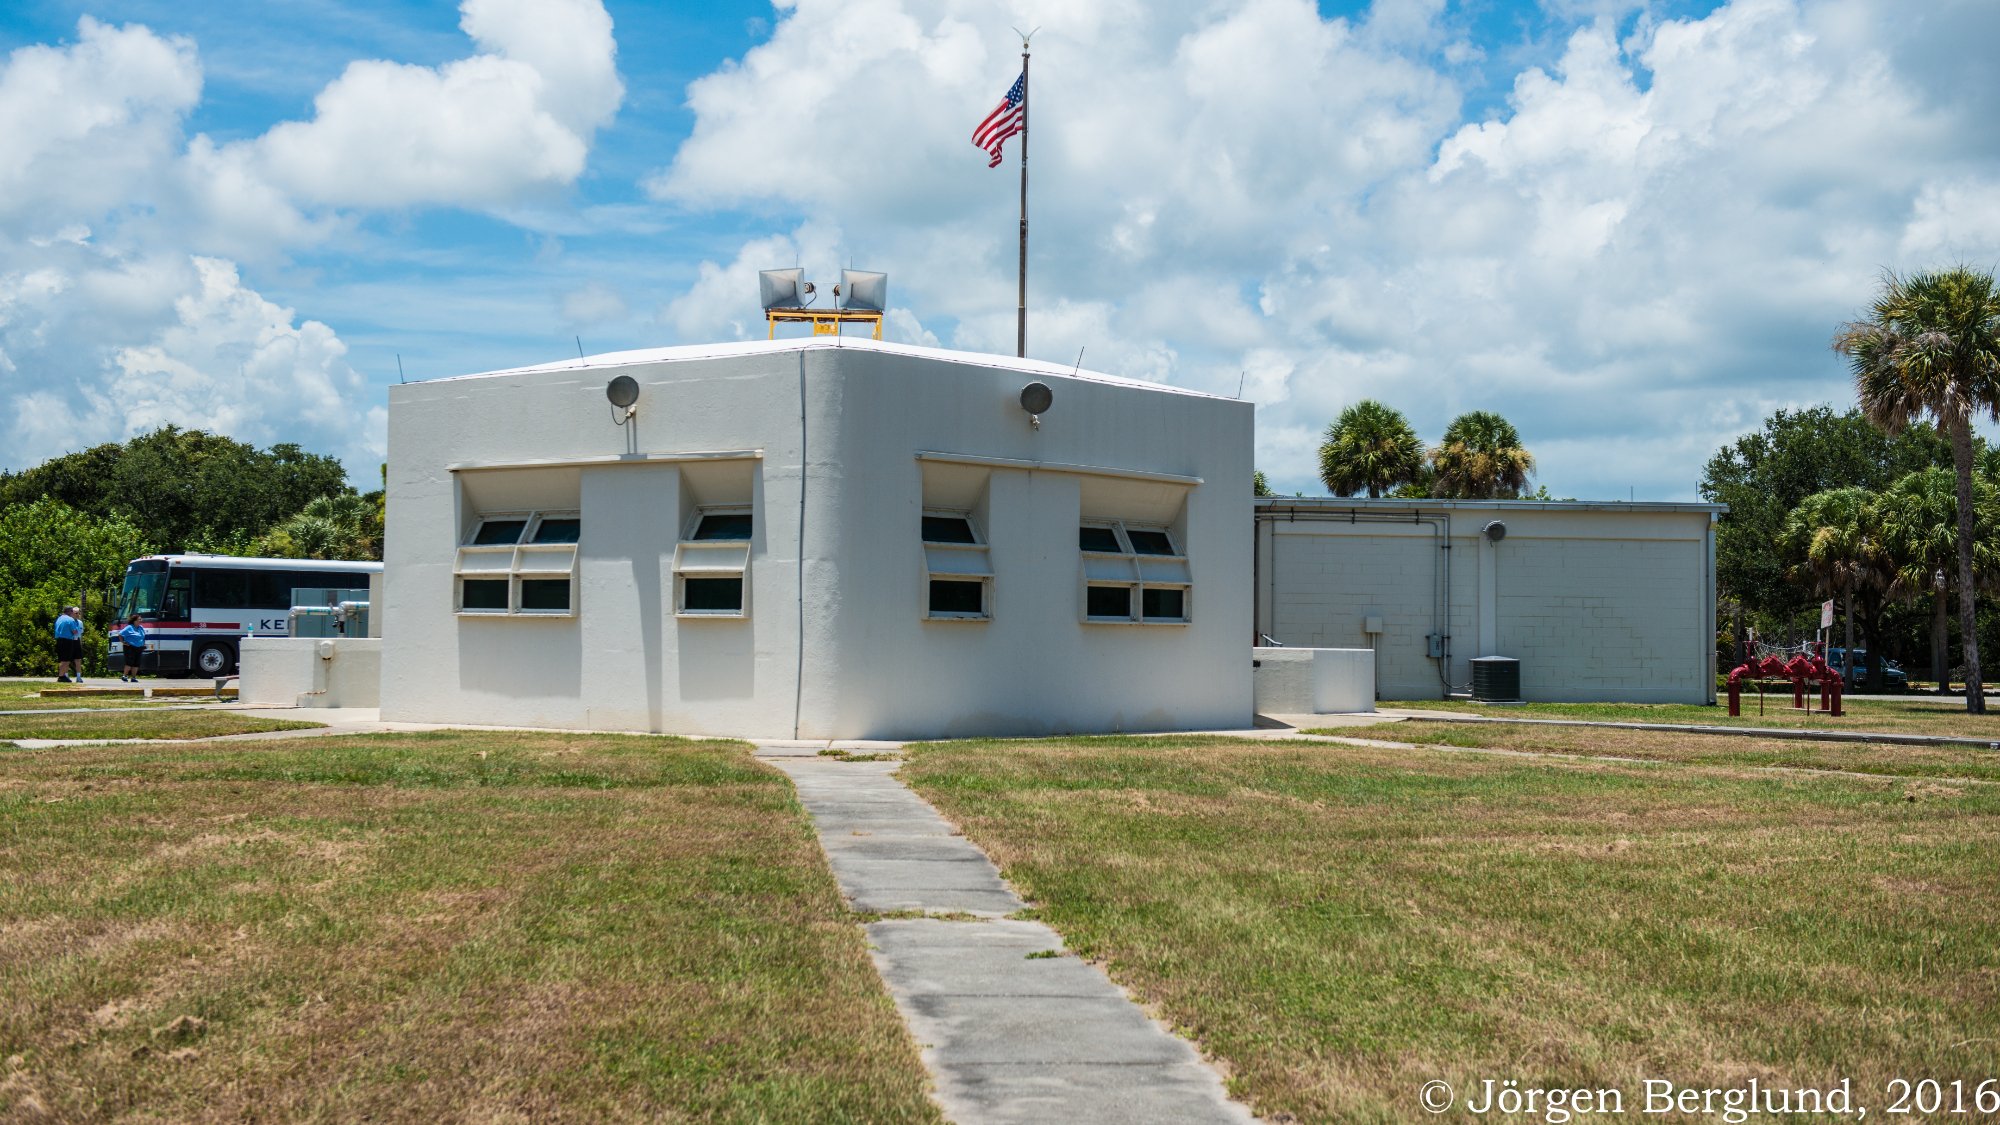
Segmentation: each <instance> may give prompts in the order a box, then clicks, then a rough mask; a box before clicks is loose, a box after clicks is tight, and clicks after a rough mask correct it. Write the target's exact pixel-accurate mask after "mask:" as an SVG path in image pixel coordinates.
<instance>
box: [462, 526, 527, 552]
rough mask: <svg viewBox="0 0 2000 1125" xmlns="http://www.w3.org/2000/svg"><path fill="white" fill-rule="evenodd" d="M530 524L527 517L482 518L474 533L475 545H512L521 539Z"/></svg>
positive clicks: (473, 542) (473, 543)
mask: <svg viewBox="0 0 2000 1125" xmlns="http://www.w3.org/2000/svg"><path fill="white" fill-rule="evenodd" d="M527 526H528V521H527V520H526V519H508V520H480V521H479V528H478V529H477V530H476V531H474V532H473V533H472V545H473V546H474V547H512V546H513V545H514V544H516V543H519V542H520V541H521V532H522V531H523V530H525V529H526V528H527Z"/></svg>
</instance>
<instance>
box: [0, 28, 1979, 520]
mask: <svg viewBox="0 0 2000 1125" xmlns="http://www.w3.org/2000/svg"><path fill="white" fill-rule="evenodd" d="M1011 24H1020V25H1023V26H1029V25H1034V24H1041V25H1043V26H1044V31H1043V32H1042V33H1041V35H1040V37H1039V38H1038V41H1037V63H1036V71H1035V74H1036V102H1035V105H1036V109H1037V117H1036V120H1035V125H1036V129H1037V133H1036V150H1035V157H1036V161H1035V167H1036V169H1037V176H1036V195H1035V200H1034V208H1035V222H1036V235H1037V239H1036V251H1035V254H1034V257H1033V259H1032V261H1031V274H1032V276H1031V286H1032V288H1031V305H1032V306H1033V307H1032V309H1031V315H1032V317H1033V319H1032V321H1031V330H1030V340H1031V343H1030V351H1031V353H1032V354H1035V355H1038V356H1042V357H1045V358H1058V359H1062V360H1064V361H1066V362H1067V361H1068V360H1071V359H1073V358H1074V357H1075V355H1076V352H1077V350H1078V349H1079V348H1084V349H1087V351H1086V366H1090V367H1093V368H1099V369H1102V370H1107V371H1114V372H1118V373H1121V374H1128V375H1134V376H1138V377H1144V378H1155V379H1160V380H1163V381H1167V382H1172V383H1176V384H1179V385H1184V386H1190V387H1195V388H1197V389H1202V390H1209V391H1214V392H1217V393H1224V394H1230V393H1235V390H1236V386H1237V384H1238V382H1239V380H1240V381H1241V382H1242V384H1243V385H1244V386H1245V388H1246V390H1245V397H1248V398H1251V399H1253V400H1254V401H1256V402H1257V403H1258V406H1259V416H1258V427H1259V450H1258V462H1259V465H1260V466H1261V467H1263V468H1265V469H1266V471H1267V472H1269V473H1270V475H1271V476H1272V477H1273V478H1274V480H1275V481H1276V482H1277V483H1278V484H1279V485H1281V486H1282V487H1284V488H1285V489H1287V490H1294V489H1296V490H1302V491H1307V492H1314V491H1318V488H1317V482H1316V480H1315V478H1314V475H1313V474H1314V468H1313V456H1312V451H1313V448H1314V447H1315V446H1316V444H1317V440H1318V435H1319V431H1320V430H1321V429H1323V428H1324V426H1325V425H1326V422H1327V421H1328V420H1329V419H1330V418H1331V417H1332V416H1333V414H1334V413H1336V412H1337V411H1338V410H1339V408H1340V407H1341V406H1343V405H1345V404H1347V403H1350V402H1352V401H1354V400H1356V399H1358V398H1362V397H1376V398H1381V399H1383V400H1385V401H1387V402H1389V403H1390V404H1391V405H1393V406H1396V407H1398V408H1400V409H1402V410H1404V411H1405V412H1406V413H1408V414H1409V415H1410V417H1411V420H1412V422H1413V423H1414V424H1415V425H1416V427H1417V429H1418V431H1419V433H1420V434H1422V435H1423V436H1424V437H1425V438H1426V439H1427V440H1435V439H1436V437H1437V435H1438V434H1439V433H1440V432H1441V431H1442V429H1443V427H1444V425H1445V424H1446V423H1447V422H1448V421H1449V419H1450V417H1451V416H1452V415H1453V414H1454V413H1456V412H1457V411H1460V410H1465V409H1475V408H1480V409H1497V410H1499V411H1501V412H1502V413H1505V414H1506V415H1508V416H1509V417H1510V418H1512V419H1513V420H1514V421H1515V422H1516V423H1517V425H1518V426H1519V427H1520V429H1521V430H1522V432H1523V435H1524V437H1525V438H1526V439H1527V442H1528V444H1529V445H1530V447H1531V448H1532V449H1534V450H1535V451H1536V452H1537V454H1538V455H1539V457H1540V460H1541V468H1542V472H1541V474H1540V480H1541V481H1542V482H1543V483H1546V484H1547V485H1548V487H1549V488H1550V489H1551V490H1552V491H1554V492H1555V493H1556V494H1558V495H1573V496H1580V497H1592V498H1611V497H1616V498H1623V497H1625V496H1627V495H1637V496H1639V497H1641V498H1653V499H1687V498H1692V497H1693V494H1694V489H1695V485H1696V482H1697V481H1698V479H1699V475H1700V471H1701V464H1702V462H1703V461H1704V460H1705V459H1706V457H1707V456H1708V454H1709V453H1711V452H1712V451H1713V450H1714V449H1715V448H1716V447H1717V446H1718V445H1719V444H1721V443H1722V442H1723V441H1725V440H1727V439H1728V438H1730V437H1731V436H1733V435H1734V434H1736V433H1738V432H1741V431H1742V430H1745V429H1748V428H1751V427H1753V426H1754V425H1756V424H1757V422H1758V420H1759V419H1761V418H1762V417H1763V416H1764V415H1765V414H1767V413H1768V412H1769V411H1770V410H1771V409H1774V408H1776V407H1778V406H1788V405H1803V404H1806V403H1811V402H1819V401H1828V400H1831V401H1836V402H1844V401H1847V399H1848V398H1849V392H1848V390H1847V387H1846V384H1845V380H1844V378H1843V376H1842V373H1841V370H1840V368H1839V365H1838V362H1837V359H1836V358H1835V357H1833V356H1831V355H1830V353H1829V352H1828V351H1827V348H1826V342H1827V339H1828V338H1829V337H1830V336H1831V334H1832V331H1833V329H1834V328H1835V326H1836V325H1837V324H1838V323H1839V321H1840V320H1842V319H1844V318H1846V317H1848V316H1851V315H1853V314H1854V313H1855V312H1856V311H1857V310H1858V309H1859V308H1860V307H1861V306H1862V304H1863V303H1864V302H1865V301H1866V299H1867V297H1868V295H1869V292H1870V289H1871V287H1872V285H1873V284H1874V281H1875V278H1876V277H1877V276H1878V275H1879V271H1880V270H1881V269H1883V268H1898V269H1914V268H1923V267H1925V266H1929V265H1934V264H1941V263H1944V262H1947V261H1956V260H1968V261H1972V262H1973V263H1974V264H1980V265H1991V264H1992V263H1993V262H1995V261H1996V260H2000V192H1996V184H2000V144H1996V140H2000V130H1996V127H1995V126H1994V125H1993V124H1992V123H1991V121H1990V120H1989V119H1990V117H1991V114H1990V112H1989V111H1990V106H1991V105H1992V104H1995V95H1996V93H2000V88H1996V85H1995V80H1994V79H1993V77H1992V76H1991V75H1990V74H1988V73H1987V71H1988V69H1989V68H1987V67H1986V66H1985V63H1984V61H1983V58H1982V56H1981V55H1980V51H1981V48H1980V47H1978V44H1980V43H1990V42H1991V41H1993V35H1994V34H1995V33H2000V16H1996V6H1995V5H1992V4H1990V3H1983V2H1981V0H1936V2H1935V3H1932V4H1928V5H1926V6H1925V7H1923V8H1922V9H1919V10H1917V11H1916V14H1914V15H1913V14H1912V10H1911V9H1909V8H1907V7H1906V6H1903V5H1900V4H1897V3H1894V2H1892V0H1731V2H1730V3H1727V4H1716V3H1710V2H1673V0H1661V2H1656V3H1650V4H1648V3H1637V2H1627V0H1542V2H1539V3H1537V2H1531V0H1514V2H1501V0H1465V2H1447V0H1374V2H1372V3H1358V2H1357V3H1322V4H1320V5H1319V6H1318V7H1317V9H1315V8H1313V7H1312V6H1311V5H1310V3H1308V0H1215V2H1212V3H1203V4H1187V5H1154V4H1144V5H1134V4H1129V3H1121V2H1118V0H1097V2H1084V0H1071V2H1069V3H1063V4H1057V3H1054V2H1051V0H1014V2H1011V3H1006V4H1001V5H994V4H991V3H984V4H981V3H972V2H969V0H847V2H841V3H835V2H833V0H797V2H796V3H795V4H787V5H786V6H784V7H783V8H773V7H772V6H770V5H768V4H759V3H712V4H701V5H691V4H690V5H655V4H631V3H620V2H617V0H611V2H609V3H606V4H604V5H603V6H602V7H600V6H599V4H598V2H597V0H550V2H543V3H530V2H528V0H466V3H465V4H464V5H460V4H454V3H438V2H429V3H411V4H389V3H354V2H336V0H317V2H300V3H288V4H282V5H268V4H231V3H212V4H205V5H188V4H182V3H173V4H169V3H163V2H154V0H107V2H103V3H89V4H77V3H49V2H35V0H28V2H26V3H16V4H13V5H10V6H8V8H7V9H6V11H4V12H0V53H4V59H0V68H4V69H0V392H4V394H5V395H6V396H7V397H8V398H9V399H10V400H12V401H13V403H14V404H15V407H16V409H15V411H14V414H15V417H14V419H13V422H12V426H11V428H10V429H5V430H0V467H17V466H20V465H23V464H28V463H32V462H33V461H36V460H39V459H41V458H43V457H46V456H49V455H51V454H53V453H56V452H61V451H63V450H64V449H68V448H75V447H79V446H81V445H85V444H89V443H90V442H93V441H101V440H110V439H116V438H120V437H124V436H127V435H128V434H129V433H131V432H136V431H138V430H142V429H146V428H150V427H151V426H153V425H158V424H161V423H163V422H169V421H171V422H176V423H179V424H183V425H204V426H209V427H211V428H217V429H222V430H225V431H228V432H231V433H234V434H236V435H237V436H239V437H243V438H246V439H248V440H255V441H259V442H268V441H273V440H296V441H301V442H303V443H305V444H307V445H310V446H314V447H316V448H326V449H329V450H331V451H334V452H337V453H339V454H340V455H341V456H342V457H343V458H344V459H346V460H347V461H348V462H349V464H350V467H351V468H352V469H354V470H355V473H356V476H357V478H362V479H365V478H366V477H367V476H371V475H372V473H370V472H369V468H370V467H371V464H370V463H371V462H372V460H373V459H376V458H379V455H380V454H379V450H380V448H381V433H382V430H381V427H382V416H381V404H382V401H383V391H382V388H383V387H384V386H385V385H387V384H388V383H391V382H393V381H394V380H395V379H396V377H397V358H398V356H400V357H401V362H402V365H403V368H404V370H406V371H407V373H408V376H409V377H410V378H412V379H417V378H429V377H436V376H443V375H452V374H461V373H465V372H468V371H477V370H484V369H490V368H494V367H503V366H514V365H519V364H523V363H531V362H539V361H544V360H548V359H552V358H557V357H560V356H562V355H565V354H569V353H571V352H573V351H574V349H575V347H576V343H575V340H576V338H578V337H581V339H582V343H583V346H584V348H585V349H586V350H588V351H591V352H602V351H611V350H617V349H622V348H630V347H644V346H651V345H657V344H672V343H684V342H695V341H700V340H707V339H716V338H733V337H737V336H743V335H751V334H756V333H761V331H762V324H761V321H758V320H756V319H755V317H756V309H755V299H754V298H755V290H754V284H753V281H752V279H753V277H754V271H755V269H756V268H758V267H760V266H771V265H788V264H790V263H791V262H792V261H793V260H794V259H797V260H799V261H801V262H802V263H804V264H805V265H807V266H808V268H809V272H811V273H813V274H815V275H817V276H825V275H827V274H830V273H831V272H832V271H833V270H835V269H837V268H838V267H839V266H840V265H845V264H849V263H850V262H851V263H852V264H854V265H857V266H860V267H862V268H876V269H886V270H888V271H889V272H890V275H891V287H892V288H891V295H892V305H893V306H895V311H894V312H893V313H892V316H891V320H890V332H891V334H892V335H894V336H896V337H897V338H901V339H905V340H909V341H912V342H917V343H927V344H936V345H939V346H946V347H961V348H968V349H972V350H989V351H1010V350H1011V341H1012V288H1011V287H1012V271H1013V263H1012V258H1011V254H1012V236H1013V225H1012V217H1013V216H1012V206H1013V196H1012V185H1013V179H1012V166H1011V164H1010V165H1009V167H1008V169H1007V170H1006V171H1004V172H1002V171H995V172H989V171H988V170H987V169H986V168H985V167H984V159H983V158H982V157H981V155H980V154H979V153H978V152H977V150H975V149H973V148H972V147H971V146H970V145H968V144H967V143H966V141H965V135H966V134H967V133H969V130H970V127H971V125H972V123H973V122H974V121H976V120H977V118H978V117H979V116H980V115H982V114H983V113H984V111H985V110H986V109H987V108H990V106H991V104H992V102H993V101H995V100H997V98H998V96H999V94H1000V93H1001V91H1002V90H1004V88H1005V87H1006V85H1007V83H1008V82H1009V80H1010V79H1011V77H1012V75H1013V73H1014V68H1015V65H1016V62H1015V60H1014V58H1013V51H1014V48H1013V45H1012V44H1011V42H1010V40H1011V35H1010V33H1009V32H1008V31H1007V28H1008V26H1009V25H1011ZM1982 107H1983V108H1982ZM7 122H14V123H16V124H17V126H18V127H15V128H11V129H10V128H6V127H4V126H5V123H7ZM9 163H11V164H12V165H13V166H14V167H15V168H16V169H17V170H19V171H18V174H16V175H14V176H13V177H12V178H9V177H8V176H7V175H6V173H5V172H4V167H5V165H7V164H9ZM6 424H7V423H5V422H0V426H4V425H6Z"/></svg>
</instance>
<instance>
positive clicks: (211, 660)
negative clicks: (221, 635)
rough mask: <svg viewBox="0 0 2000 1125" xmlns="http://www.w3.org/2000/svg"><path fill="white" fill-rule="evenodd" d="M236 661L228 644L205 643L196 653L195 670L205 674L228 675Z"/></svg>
mask: <svg viewBox="0 0 2000 1125" xmlns="http://www.w3.org/2000/svg"><path fill="white" fill-rule="evenodd" d="M235 663H236V661H235V659H234V657H233V656H232V654H231V653H230V651H229V648H228V646H226V645H203V646H201V648H200V650H198V651H197V652H196V653H195V654H194V666H195V670H196V671H198V672H200V673H201V674H202V675H204V676H226V675H228V674H229V671H230V666H231V665H233V664H235Z"/></svg>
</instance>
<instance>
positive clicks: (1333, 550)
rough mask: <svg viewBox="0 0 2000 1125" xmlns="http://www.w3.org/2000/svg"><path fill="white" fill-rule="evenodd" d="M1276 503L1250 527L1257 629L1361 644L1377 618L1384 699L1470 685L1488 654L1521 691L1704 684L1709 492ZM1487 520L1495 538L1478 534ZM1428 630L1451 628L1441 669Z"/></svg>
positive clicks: (1583, 697) (1706, 687) (1307, 641)
mask: <svg viewBox="0 0 2000 1125" xmlns="http://www.w3.org/2000/svg"><path fill="white" fill-rule="evenodd" d="M1276 503H1277V504H1278V505H1280V506H1282V507H1283V508H1284V509H1285V510H1284V511H1283V512H1280V511H1278V510H1276V509H1274V508H1273V507H1272V506H1270V505H1264V506H1262V507H1261V508H1260V511H1261V512H1262V513H1263V514H1264V516H1265V517H1266V518H1264V519H1261V520H1260V521H1259V523H1258V530H1257V622H1258V629H1259V631H1260V632H1262V633H1264V634H1267V635H1269V636H1271V637H1273V638H1275V639H1276V640H1278V641H1281V642H1283V643H1284V644H1287V645H1295V646H1314V647H1367V646H1368V645H1369V643H1370V638H1369V636H1368V634H1367V633H1366V632H1365V631H1364V628H1363V622H1364V620H1365V619H1366V618H1368V617H1370V616H1377V617H1380V618H1382V627H1383V631H1382V633H1381V634H1380V636H1379V637H1377V638H1375V645H1376V662H1377V666H1378V668H1379V669H1380V674H1381V691H1382V697H1383V698H1384V699H1436V698H1439V697H1440V696H1442V695H1443V694H1444V693H1445V692H1446V690H1447V681H1448V684H1449V688H1450V690H1455V691H1464V690H1467V689H1468V688H1469V686H1470V684H1471V680H1472V674H1471V668H1470V665H1469V664H1468V661H1470V660H1471V659H1472V658H1473V657H1476V656H1488V655H1492V656H1511V657H1515V658H1517V659H1519V660H1520V661H1521V662H1522V664H1521V682H1522V694H1523V695H1525V696H1526V697H1527V698H1529V699H1531V700H1542V701H1579V702H1580V701H1632V702H1684V703H1703V702H1709V701H1711V700H1712V699H1713V698H1714V687H1713V684H1714V657H1713V635H1714V634H1713V630H1714V620H1715V611H1714V604H1715V603H1714V597H1715V595H1714V589H1715V587H1714V561H1713V560H1714V555H1713V534H1712V530H1711V528H1712V520H1713V516H1714V514H1715V512H1717V511H1718V510H1719V509H1717V508H1716V507H1714V506H1712V505H1698V504H1609V503H1607V504H1548V503H1528V502H1515V503H1506V502H1499V503H1490V504H1476V503H1472V502H1466V501H1457V502H1437V501H1430V502H1420V501H1389V500H1381V501H1365V500H1353V501H1350V500H1344V499H1329V500H1324V501H1291V500H1286V501H1278V502H1276ZM1349 512H1353V513H1359V514H1360V515H1361V518H1357V519H1354V520H1353V521H1352V522H1350V521H1349V520H1348V519H1347V518H1345V517H1344V515H1343V513H1349ZM1391 519H1393V520H1394V521H1395V522H1384V521H1385V520H1391ZM1419 519H1422V520H1423V521H1425V522H1417V521H1418V520H1419ZM1495 520H1498V521H1500V522H1502V523H1504V524H1505V525H1506V529H1507V533H1506V535H1505V536H1504V537H1503V538H1501V539H1499V540H1497V541H1495V540H1491V539H1488V538H1486V537H1485V536H1483V535H1482V534H1481V532H1482V529H1484V528H1485V527H1486V526H1487V525H1488V524H1489V523H1491V522H1493V521H1495ZM1447 523H1448V526H1449V534H1448V535H1447V534H1442V531H1443V528H1444V527H1445V526H1446V524H1447ZM1446 544H1449V548H1450V549H1449V551H1447V550H1446V549H1445V545H1446ZM1447 569H1448V571H1449V574H1448V577H1447V574H1446V570H1447ZM1441 589H1442V590H1444V591H1445V596H1444V597H1443V598H1442V599H1440V596H1439V593H1438V591H1439V590H1441ZM1441 606H1442V608H1440V607H1441ZM1433 632H1443V633H1448V634H1449V635H1450V637H1451V640H1450V649H1451V660H1450V661H1449V669H1448V671H1445V672H1444V675H1443V677H1441V676H1440V668H1439V664H1440V662H1439V661H1436V660H1432V659H1430V658H1429V656H1428V642H1427V637H1428V636H1429V635H1430V634H1431V633H1433Z"/></svg>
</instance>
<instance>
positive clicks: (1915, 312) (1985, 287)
mask: <svg viewBox="0 0 2000 1125" xmlns="http://www.w3.org/2000/svg"><path fill="white" fill-rule="evenodd" d="M1869 314H1870V315H1869V319H1867V320H1862V321H1855V322H1853V323H1850V324H1847V325H1845V326H1843V327H1842V328H1841V330H1840V332H1839V334H1837V335H1836V336H1835V337H1834V339H1833V348H1834V350H1835V351H1837V352H1839V353H1840V354H1841V355H1844V356H1846V357H1847V359H1848V364H1849V366H1850V367H1851V368H1852V369H1853V371H1854V383H1855V388H1856V390H1857V391H1858V392H1859V395H1860V399H1861V410H1862V412H1863V413H1865V414H1867V415H1868V418H1869V420H1870V421H1872V422H1874V423H1875V424H1876V425H1878V426H1880V427H1882V428H1883V429H1884V430H1886V431H1888V432H1889V433H1892V434H1893V433H1898V432H1900V431H1901V430H1902V429H1903V427H1904V426H1906V425H1908V424H1909V422H1910V420H1911V419H1912V418H1916V417H1920V416H1924V415H1928V416H1930V417H1931V418H1933V419H1935V420H1936V422H1937V425H1938V428H1939V429H1940V430H1943V431H1944V433H1945V436H1946V437H1947V438H1949V439H1950V441H1951V460H1952V468H1953V471H1954V472H1955V473H1956V474H1957V481H1956V482H1955V483H1956V486H1957V487H1956V491H1957V507H1958V535H1957V540H1958V542H1957V548H1958V550H1957V554H1958V567H1957V569H1958V616H1959V629H1960V634H1959V637H1960V641H1959V643H1960V644H1961V646H1962V647H1963V650H1964V653H1965V709H1966V710H1967V711H1969V712H1972V713H1974V714H1984V713H1985V711H1986V696H1985V687H1984V684H1983V683H1982V681H1981V679H1980V675H1979V633H1978V626H1977V621H1976V619H1975V618H1976V609H1977V598H1976V596H1975V591H1974V584H1973V567H1972V554H1973V551H1972V541H1973V533H1974V525H1975V523H1976V522H1977V520H1976V516H1975V514H1974V511H1973V496H1972V468H1973V443H1972V419H1973V416H1974V415H1975V414H1984V415H1985V416H1987V417H1988V418H1990V419H1993V420H1994V421H2000V290H1996V289H1995V286H1994V283H1993V275H1992V274H1989V273H1981V272H1979V271H1978V270H1973V269H1969V268H1967V267H1964V266H1957V267H1953V268H1951V269H1947V270H1941V271H1938V272H1935V273H1919V274H1913V275H1911V276H1909V277H1899V276H1897V275H1895V274H1890V275H1888V276H1887V277H1886V278H1885V279H1884V280H1883V284H1882V292H1881V293H1880V294H1879V295H1877V297H1876V298H1875V303H1874V305H1873V306H1872V307H1871V308H1870V310H1869Z"/></svg>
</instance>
